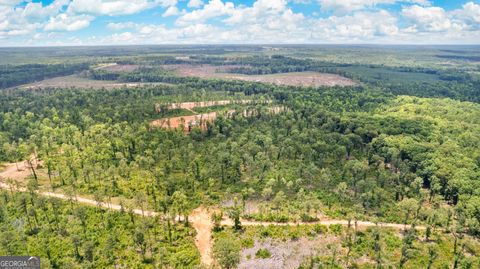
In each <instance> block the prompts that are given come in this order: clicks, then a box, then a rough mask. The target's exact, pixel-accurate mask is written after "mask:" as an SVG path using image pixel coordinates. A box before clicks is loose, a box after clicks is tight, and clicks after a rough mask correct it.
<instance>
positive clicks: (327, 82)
mask: <svg viewBox="0 0 480 269" xmlns="http://www.w3.org/2000/svg"><path fill="white" fill-rule="evenodd" d="M162 67H163V68H165V69H167V70H170V71H172V72H174V73H175V74H177V75H179V76H185V77H199V78H207V79H208V78H218V79H230V80H244V81H251V82H262V83H270V84H275V85H289V86H305V87H320V86H354V85H357V83H356V82H355V81H353V80H351V79H349V78H345V77H342V76H339V75H334V74H325V73H318V72H292V73H278V74H269V75H243V74H232V73H226V72H227V70H228V69H229V68H231V67H233V66H213V65H186V64H185V65H164V66H162Z"/></svg>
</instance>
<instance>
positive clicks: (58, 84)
mask: <svg viewBox="0 0 480 269" xmlns="http://www.w3.org/2000/svg"><path fill="white" fill-rule="evenodd" d="M145 85H166V83H119V82H118V81H110V80H93V79H89V78H85V77H81V76H79V75H69V76H63V77H55V78H50V79H45V80H41V81H38V82H34V83H30V84H25V85H20V86H16V87H13V88H17V89H18V88H19V89H39V88H82V89H107V90H108V89H117V88H125V87H126V88H135V87H140V86H145Z"/></svg>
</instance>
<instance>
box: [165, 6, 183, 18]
mask: <svg viewBox="0 0 480 269" xmlns="http://www.w3.org/2000/svg"><path fill="white" fill-rule="evenodd" d="M178 14H180V12H179V11H178V8H177V7H176V6H171V7H168V8H167V10H166V11H165V12H164V13H163V14H162V17H170V16H176V15H178Z"/></svg>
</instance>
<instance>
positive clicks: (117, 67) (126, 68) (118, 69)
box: [95, 63, 140, 73]
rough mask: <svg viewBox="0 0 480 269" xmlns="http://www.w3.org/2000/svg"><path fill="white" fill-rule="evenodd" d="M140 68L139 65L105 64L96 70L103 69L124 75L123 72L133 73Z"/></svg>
mask: <svg viewBox="0 0 480 269" xmlns="http://www.w3.org/2000/svg"><path fill="white" fill-rule="evenodd" d="M138 68H140V65H138V64H117V63H110V64H104V65H100V66H98V67H96V68H95V69H101V70H105V71H109V72H114V73H122V72H133V71H135V70H137V69H138Z"/></svg>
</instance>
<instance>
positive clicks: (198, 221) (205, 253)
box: [188, 206, 214, 268]
mask: <svg viewBox="0 0 480 269" xmlns="http://www.w3.org/2000/svg"><path fill="white" fill-rule="evenodd" d="M210 214H211V213H210V211H209V210H208V209H206V208H204V207H203V206H200V207H199V208H197V209H195V210H193V212H192V214H191V215H190V216H189V217H188V219H189V220H190V221H191V222H192V225H193V228H195V231H196V232H197V236H196V238H195V245H196V246H197V248H198V251H199V252H200V259H201V262H202V264H203V265H205V266H207V267H208V268H211V267H212V265H213V264H214V260H213V249H212V246H213V240H212V229H213V223H212V220H211V219H210Z"/></svg>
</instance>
